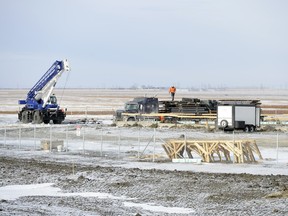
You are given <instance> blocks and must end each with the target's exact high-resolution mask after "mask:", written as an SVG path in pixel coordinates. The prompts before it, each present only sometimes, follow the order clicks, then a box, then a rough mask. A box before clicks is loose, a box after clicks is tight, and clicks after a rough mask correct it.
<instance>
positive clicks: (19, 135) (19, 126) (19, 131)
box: [18, 125, 21, 149]
mask: <svg viewBox="0 0 288 216" xmlns="http://www.w3.org/2000/svg"><path fill="white" fill-rule="evenodd" d="M20 146H21V125H19V146H18V148H19V149H20Z"/></svg>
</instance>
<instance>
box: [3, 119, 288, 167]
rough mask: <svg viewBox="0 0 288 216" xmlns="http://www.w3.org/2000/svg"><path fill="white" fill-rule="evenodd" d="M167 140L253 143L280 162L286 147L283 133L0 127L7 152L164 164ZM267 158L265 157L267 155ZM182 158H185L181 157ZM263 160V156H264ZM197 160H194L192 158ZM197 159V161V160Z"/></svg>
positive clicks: (76, 126)
mask: <svg viewBox="0 0 288 216" xmlns="http://www.w3.org/2000/svg"><path fill="white" fill-rule="evenodd" d="M169 139H187V140H188V139H191V140H212V139H214V140H217V139H222V140H223V139H224V140H235V139H238V140H239V139H254V140H256V143H257V144H258V146H259V149H260V151H261V149H263V150H264V151H265V154H266V153H267V151H269V156H267V159H269V160H273V161H276V162H277V163H278V161H279V160H280V162H281V159H279V158H281V153H282V148H283V147H284V148H285V147H288V135H287V133H277V132H274V133H271V132H270V133H243V132H239V133H238V132H233V133H232V132H231V133H224V132H221V131H220V132H214V133H211V132H205V131H204V129H203V131H200V130H191V129H183V128H182V129H176V128H149V127H112V126H106V125H101V124H66V125H65V124H62V125H53V124H51V125H44V124H43V125H42V124H41V125H36V124H35V125H33V124H26V125H25V124H18V125H2V126H1V128H0V147H2V148H6V149H11V150H15V149H18V150H26V151H29V150H30V151H47V152H55V153H57V152H67V153H71V154H83V155H91V156H95V157H103V158H112V159H113V158H114V159H131V160H133V159H134V160H147V161H153V162H155V161H158V160H168V159H169V158H168V156H167V155H166V153H165V151H164V149H163V147H162V144H164V143H165V142H166V140H169ZM267 155H268V154H267ZM184 157H188V156H187V155H184ZM264 157H265V155H264ZM196 158H197V156H196ZM199 158H201V157H200V156H199Z"/></svg>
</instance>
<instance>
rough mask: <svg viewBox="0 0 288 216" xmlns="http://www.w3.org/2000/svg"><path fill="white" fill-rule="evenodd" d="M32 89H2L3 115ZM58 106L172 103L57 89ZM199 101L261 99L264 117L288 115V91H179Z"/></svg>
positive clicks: (159, 93) (77, 110) (134, 92)
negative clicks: (142, 101)
mask: <svg viewBox="0 0 288 216" xmlns="http://www.w3.org/2000/svg"><path fill="white" fill-rule="evenodd" d="M28 91H29V90H28V89H0V98H1V107H0V113H2V114H6V113H7V114H13V113H17V112H18V110H20V109H21V108H22V105H21V106H20V105H18V100H20V99H25V98H26V94H27V92H28ZM54 92H55V94H56V96H57V97H58V103H59V104H60V106H61V107H62V108H67V111H68V114H72V115H73V114H82V113H88V114H92V115H93V114H95V115H98V114H101V115H110V114H112V113H113V112H114V111H115V110H116V109H121V108H122V107H123V105H124V103H125V102H127V101H129V100H131V99H133V98H134V97H144V96H149V97H152V96H156V97H158V98H159V100H170V95H169V93H168V89H167V90H166V89H65V90H64V91H63V90H62V89H56V90H55V91H54ZM182 98H199V99H202V100H207V99H211V100H221V99H244V100H249V99H257V100H261V103H262V109H263V114H276V115H278V114H288V89H280V90H279V89H210V90H205V91H204V90H201V91H200V90H187V89H180V88H179V89H178V90H177V92H176V97H175V100H181V99H182Z"/></svg>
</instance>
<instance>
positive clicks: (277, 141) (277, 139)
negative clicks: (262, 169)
mask: <svg viewBox="0 0 288 216" xmlns="http://www.w3.org/2000/svg"><path fill="white" fill-rule="evenodd" d="M278 151H279V133H277V137H276V163H277V164H278Z"/></svg>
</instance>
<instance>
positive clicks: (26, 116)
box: [22, 111, 29, 123]
mask: <svg viewBox="0 0 288 216" xmlns="http://www.w3.org/2000/svg"><path fill="white" fill-rule="evenodd" d="M22 122H23V123H28V122H29V120H28V111H23V112H22Z"/></svg>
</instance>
